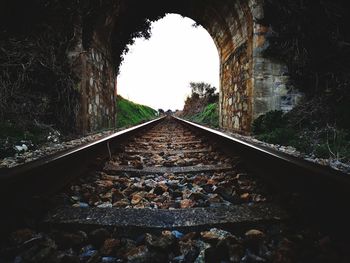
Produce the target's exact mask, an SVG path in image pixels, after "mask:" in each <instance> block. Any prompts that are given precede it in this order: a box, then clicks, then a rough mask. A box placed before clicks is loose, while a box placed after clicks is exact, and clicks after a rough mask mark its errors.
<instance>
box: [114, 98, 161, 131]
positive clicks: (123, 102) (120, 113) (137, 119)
mask: <svg viewBox="0 0 350 263" xmlns="http://www.w3.org/2000/svg"><path fill="white" fill-rule="evenodd" d="M116 107H117V123H116V125H117V127H118V128H121V127H127V126H133V125H136V124H138V123H141V122H143V121H147V120H151V119H153V118H155V117H156V116H157V111H156V110H154V109H152V108H150V107H148V106H144V105H140V104H137V103H134V102H132V101H129V100H127V99H124V98H123V97H121V96H118V97H117V106H116Z"/></svg>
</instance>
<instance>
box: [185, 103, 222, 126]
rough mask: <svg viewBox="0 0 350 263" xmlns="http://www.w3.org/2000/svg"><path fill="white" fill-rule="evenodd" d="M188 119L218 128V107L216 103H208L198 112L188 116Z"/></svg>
mask: <svg viewBox="0 0 350 263" xmlns="http://www.w3.org/2000/svg"><path fill="white" fill-rule="evenodd" d="M188 119H189V120H190V121H194V122H198V123H201V124H205V125H207V126H210V127H213V128H219V107H218V103H217V102H214V103H211V104H208V105H207V106H206V107H205V108H204V109H203V111H201V112H200V113H198V114H196V115H194V116H190V117H189V118H188Z"/></svg>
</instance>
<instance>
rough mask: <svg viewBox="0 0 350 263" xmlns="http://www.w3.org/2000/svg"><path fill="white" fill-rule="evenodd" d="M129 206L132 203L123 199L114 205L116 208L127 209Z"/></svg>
mask: <svg viewBox="0 0 350 263" xmlns="http://www.w3.org/2000/svg"><path fill="white" fill-rule="evenodd" d="M128 205H130V202H129V200H127V199H122V200H120V201H117V202H115V203H114V204H113V206H114V207H120V208H125V207H127V206H128Z"/></svg>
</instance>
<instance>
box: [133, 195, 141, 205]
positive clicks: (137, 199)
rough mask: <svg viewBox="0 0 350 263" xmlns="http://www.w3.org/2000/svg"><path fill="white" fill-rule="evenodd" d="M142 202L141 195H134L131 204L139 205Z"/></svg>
mask: <svg viewBox="0 0 350 263" xmlns="http://www.w3.org/2000/svg"><path fill="white" fill-rule="evenodd" d="M141 201H142V196H140V195H139V194H134V195H133V196H132V199H131V204H132V205H137V204H138V203H140V202H141Z"/></svg>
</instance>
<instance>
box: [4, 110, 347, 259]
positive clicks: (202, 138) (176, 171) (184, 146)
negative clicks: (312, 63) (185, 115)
mask: <svg viewBox="0 0 350 263" xmlns="http://www.w3.org/2000/svg"><path fill="white" fill-rule="evenodd" d="M5 172H6V173H4V175H2V177H0V179H1V180H2V184H1V187H2V189H1V193H3V196H4V197H3V198H2V201H5V202H3V203H4V205H3V208H4V210H3V211H6V212H7V213H8V215H9V216H8V217H4V218H6V219H10V220H11V221H9V220H4V218H3V220H4V222H3V223H2V226H5V229H4V230H3V233H4V234H3V238H2V239H1V242H2V243H1V245H2V249H1V250H0V262H2V261H1V260H3V261H4V262H13V261H14V260H15V259H16V260H17V261H16V262H51V261H52V262H347V261H344V260H349V257H348V256H347V255H346V253H345V252H346V249H345V247H343V245H344V244H347V243H346V241H344V240H342V238H341V236H340V235H339V233H338V232H337V230H338V228H337V227H335V225H334V227H332V228H330V229H329V228H327V226H329V225H330V224H329V223H330V222H331V221H329V220H331V219H332V220H334V217H337V216H339V215H343V214H342V212H343V211H341V206H342V205H344V204H345V203H347V200H345V199H344V196H345V195H346V190H347V187H348V186H349V184H348V180H347V178H346V177H344V175H342V174H340V173H338V172H334V171H331V170H327V169H324V168H322V167H319V166H317V165H314V164H308V163H305V162H304V161H301V160H298V159H295V158H293V157H288V156H286V155H283V154H279V153H277V152H274V151H272V150H269V149H262V148H259V147H257V146H254V145H248V144H247V143H244V142H241V141H238V140H236V139H232V138H230V137H228V136H225V135H223V134H221V133H218V132H214V131H212V130H210V129H203V128H200V127H199V126H198V125H195V124H192V123H189V122H187V121H184V120H180V119H175V118H171V117H167V118H163V119H159V120H155V121H152V122H150V123H147V124H144V125H141V126H138V127H135V128H132V129H130V130H128V131H125V132H120V133H118V134H116V135H114V136H110V137H109V138H106V139H103V140H101V141H99V142H96V143H92V144H90V145H86V146H83V147H81V148H80V149H75V150H73V151H69V152H67V153H63V154H58V155H57V156H53V157H50V158H48V159H46V160H41V161H38V162H36V163H33V164H29V165H28V166H24V167H21V168H18V169H16V170H15V169H12V170H8V171H5ZM316 176H317V178H316V179H317V180H315V177H316ZM300 178H302V181H300ZM311 186H313V187H312V188H311ZM309 187H310V188H309ZM333 187H336V189H335V188H334V189H333ZM327 189H328V191H329V192H330V194H331V195H330V196H326V197H325V191H326V190H327ZM14 191H16V193H18V194H14ZM11 194H12V196H14V197H13V198H12V199H11V200H10V201H8V199H5V200H4V198H6V196H9V195H11ZM315 198H317V201H318V202H319V203H320V204H317V205H314V203H315ZM6 204H7V205H6ZM320 207H321V208H320ZM28 208H29V209H28ZM301 213H302V214H301ZM329 213H331V214H329ZM320 215H322V217H320ZM15 219H16V220H15ZM342 220H344V222H345V221H346V220H347V219H346V216H345V213H344V215H343V217H342ZM342 220H334V222H335V221H336V222H337V223H338V225H337V226H339V227H340V228H341V230H342V231H343V232H344V231H345V230H347V229H346V223H342ZM28 221H29V222H28ZM325 221H326V222H327V224H324V222H325ZM332 222H333V221H332ZM11 223H13V226H11V228H12V229H11V231H9V230H8V229H6V228H7V227H8V226H10V225H11ZM19 226H21V227H19ZM317 242H318V243H317ZM315 244H316V245H315ZM325 247H326V248H327V249H329V250H327V249H326V250H325ZM338 252H339V253H338ZM334 253H338V256H336V258H334V257H335V256H334ZM342 253H345V254H342ZM330 256H333V258H332V260H333V261H327V260H330V259H329V257H330ZM21 260H22V261H21ZM337 260H339V261H337ZM341 260H342V261H341Z"/></svg>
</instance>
